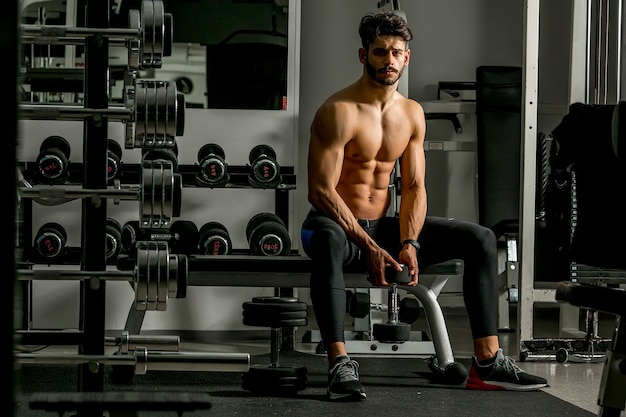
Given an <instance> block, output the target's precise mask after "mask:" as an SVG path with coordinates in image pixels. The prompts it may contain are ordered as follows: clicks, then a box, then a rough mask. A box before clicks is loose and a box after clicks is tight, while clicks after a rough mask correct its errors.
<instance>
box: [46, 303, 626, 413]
mask: <svg viewBox="0 0 626 417" xmlns="http://www.w3.org/2000/svg"><path fill="white" fill-rule="evenodd" d="M442 305H444V304H443V303H442ZM454 305H455V306H454V307H450V306H445V305H444V307H443V313H444V316H445V318H446V326H447V328H448V332H449V335H450V341H451V344H452V349H453V352H454V356H455V359H457V360H458V359H462V358H470V357H471V355H472V342H471V336H470V333H469V322H468V320H467V314H466V311H465V308H464V307H458V306H457V305H458V304H457V303H454ZM422 313H423V312H422ZM510 317H511V323H510V324H511V328H513V329H515V324H516V310H515V307H512V308H511V314H510ZM351 322H352V320H351V318H350V316H349V315H346V324H347V325H348V327H347V330H350V323H351ZM614 323H615V318H614V316H611V315H601V316H600V320H599V326H598V335H599V336H600V337H603V338H608V337H610V336H611V335H612V328H613V327H614ZM412 328H413V329H414V330H425V329H427V324H426V320H425V318H424V314H420V317H419V318H418V320H417V321H416V322H415V323H413V325H412ZM311 329H316V325H315V318H314V316H313V313H312V311H311V308H310V307H309V324H308V325H307V326H305V327H301V328H298V329H297V332H296V346H295V348H296V350H298V351H300V352H304V353H311V354H315V348H316V345H317V344H316V343H303V342H302V336H303V335H304V333H305V332H306V331H307V330H311ZM558 331H559V308H558V305H557V304H549V305H548V306H545V307H544V306H541V305H539V306H537V307H536V308H535V335H534V337H535V338H550V337H552V338H555V337H558ZM256 336H258V334H257V335H256ZM268 336H269V332H268ZM210 339H211V336H207V337H206V338H205V336H204V335H199V336H198V337H196V338H192V337H189V336H185V335H181V344H180V351H182V352H213V353H222V352H246V353H249V354H251V355H257V354H264V353H269V340H264V339H259V338H255V339H253V340H246V339H243V340H242V339H239V340H237V341H236V342H232V343H231V342H226V343H224V342H219V343H216V342H215V341H211V340H210ZM500 345H501V347H502V348H503V349H504V351H505V353H506V354H507V355H509V356H511V357H512V358H513V359H515V360H516V362H517V363H518V365H520V367H521V368H522V369H524V370H525V371H527V372H529V373H533V374H536V375H540V376H543V377H545V378H546V379H547V380H548V383H549V387H547V388H545V389H544V392H546V393H548V394H551V395H553V396H555V397H557V398H560V399H561V400H564V401H566V402H569V403H571V404H573V405H575V406H577V407H580V408H582V409H584V410H587V411H589V412H590V413H593V414H596V415H597V413H598V406H597V398H598V392H599V387H600V380H601V376H602V370H603V366H604V362H602V361H601V360H600V361H594V362H590V361H575V360H574V358H572V357H570V360H568V361H567V362H565V363H559V362H557V361H556V360H554V359H542V360H539V359H535V358H531V359H529V360H526V361H524V362H519V360H518V357H519V343H518V340H517V334H516V332H515V331H512V332H502V333H501V334H500ZM112 348H113V347H112ZM74 349H75V347H63V346H52V347H48V348H46V349H45V351H46V353H49V352H48V351H50V352H57V353H58V352H66V353H72V352H73V351H74ZM353 357H354V358H355V359H357V360H358V355H353ZM365 388H366V390H367V386H366V387H365ZM621 417H626V411H625V412H622V414H621Z"/></svg>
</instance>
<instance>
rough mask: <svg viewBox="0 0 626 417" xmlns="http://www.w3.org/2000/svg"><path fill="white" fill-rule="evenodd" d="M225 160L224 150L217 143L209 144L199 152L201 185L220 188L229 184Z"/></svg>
mask: <svg viewBox="0 0 626 417" xmlns="http://www.w3.org/2000/svg"><path fill="white" fill-rule="evenodd" d="M224 158H225V154H224V149H222V147H221V146H220V145H218V144H216V143H207V144H206V145H204V146H202V147H201V148H200V150H198V163H199V168H200V172H199V173H198V176H197V179H198V183H199V184H200V185H204V186H209V187H219V186H223V185H225V184H226V183H227V182H228V180H229V178H230V177H229V174H228V164H227V163H226V160H225V159H224Z"/></svg>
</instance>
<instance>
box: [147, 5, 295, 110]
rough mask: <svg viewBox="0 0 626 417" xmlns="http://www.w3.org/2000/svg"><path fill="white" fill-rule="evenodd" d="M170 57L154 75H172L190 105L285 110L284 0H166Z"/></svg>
mask: <svg viewBox="0 0 626 417" xmlns="http://www.w3.org/2000/svg"><path fill="white" fill-rule="evenodd" d="M164 5H165V10H166V12H167V13H171V14H172V16H173V27H174V47H173V52H172V56H170V57H166V58H164V59H163V67H162V68H161V69H158V70H155V71H154V78H158V79H173V80H175V81H176V83H177V86H178V88H179V90H180V91H182V92H183V93H184V94H185V95H186V97H185V98H186V103H187V106H188V107H196V108H212V109H259V110H284V109H285V103H286V98H287V41H288V39H287V30H288V27H287V26H288V1H287V0H282V1H279V0H188V1H180V0H177V1H168V0H165V1H164Z"/></svg>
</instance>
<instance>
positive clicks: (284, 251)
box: [246, 212, 291, 256]
mask: <svg viewBox="0 0 626 417" xmlns="http://www.w3.org/2000/svg"><path fill="white" fill-rule="evenodd" d="M246 238H247V239H248V245H249V246H250V253H251V254H252V255H258V256H277V255H289V253H290V252H291V238H290V236H289V231H288V230H287V227H286V226H285V223H284V222H283V221H282V219H281V218H280V217H278V216H277V215H276V214H274V213H269V212H263V213H258V214H256V215H254V216H252V218H251V219H250V220H249V221H248V224H247V225H246Z"/></svg>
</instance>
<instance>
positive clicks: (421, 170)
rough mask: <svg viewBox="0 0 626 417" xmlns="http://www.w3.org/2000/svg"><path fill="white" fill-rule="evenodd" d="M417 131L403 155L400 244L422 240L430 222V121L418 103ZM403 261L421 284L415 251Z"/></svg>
mask: <svg viewBox="0 0 626 417" xmlns="http://www.w3.org/2000/svg"><path fill="white" fill-rule="evenodd" d="M414 105H415V107H416V109H415V110H414V111H412V112H411V114H413V115H414V116H415V120H414V122H415V124H416V129H415V132H414V134H413V136H412V137H411V140H410V141H409V145H408V146H407V148H406V150H405V151H404V153H403V154H402V161H401V165H400V173H401V181H402V192H401V198H400V213H399V215H400V240H401V241H402V240H405V239H415V240H417V239H418V236H419V234H420V232H421V230H422V227H423V225H424V219H425V218H426V209H427V199H426V185H425V175H426V158H425V155H424V137H425V134H426V121H425V117H424V111H423V109H422V107H421V106H420V105H419V104H417V103H414ZM399 259H400V261H401V262H403V263H406V264H408V265H409V270H410V273H411V274H412V275H413V281H414V283H415V284H417V277H418V273H419V268H418V264H417V256H416V253H415V249H414V248H413V246H411V245H405V246H404V247H402V248H401V249H400V255H399Z"/></svg>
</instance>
